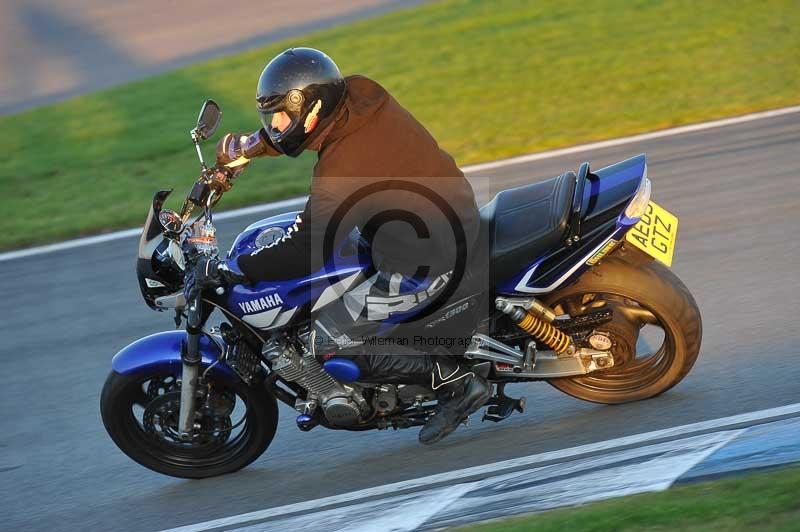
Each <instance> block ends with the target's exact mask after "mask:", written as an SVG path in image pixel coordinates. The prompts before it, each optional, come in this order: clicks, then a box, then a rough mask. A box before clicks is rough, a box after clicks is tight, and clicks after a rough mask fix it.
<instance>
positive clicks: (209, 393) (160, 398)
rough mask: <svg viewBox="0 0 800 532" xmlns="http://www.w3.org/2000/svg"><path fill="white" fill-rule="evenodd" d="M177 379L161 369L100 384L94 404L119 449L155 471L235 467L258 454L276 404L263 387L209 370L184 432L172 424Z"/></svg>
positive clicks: (200, 472)
mask: <svg viewBox="0 0 800 532" xmlns="http://www.w3.org/2000/svg"><path fill="white" fill-rule="evenodd" d="M180 395H181V394H180V381H179V380H178V377H177V376H176V375H174V374H172V373H170V372H168V371H165V370H158V371H155V372H153V373H151V374H145V375H122V374H120V373H117V372H115V371H112V372H111V374H109V376H108V378H107V379H106V383H105V386H103V393H102V395H101V398H100V412H101V414H102V417H103V424H104V425H105V427H106V430H107V431H108V434H109V435H110V436H111V438H112V439H113V440H114V443H116V444H117V447H119V448H120V449H121V450H122V452H124V453H125V454H126V455H128V456H129V457H130V458H131V459H133V460H135V461H136V462H138V463H140V464H141V465H143V466H145V467H147V468H149V469H152V470H153V471H156V472H158V473H162V474H164V475H169V476H173V477H181V478H207V477H214V476H218V475H224V474H226V473H231V472H233V471H237V470H239V469H241V468H243V467H245V466H246V465H248V464H249V463H251V462H252V461H253V460H255V459H256V458H258V457H259V456H261V454H262V453H263V452H264V451H265V450H266V448H267V446H268V445H269V444H270V442H271V441H272V438H273V437H274V436H275V430H276V428H277V424H278V405H277V402H276V400H275V398H274V397H272V396H271V395H269V394H268V393H267V392H266V390H263V389H260V388H255V387H249V386H247V385H246V384H244V383H243V382H241V381H237V382H235V383H231V382H218V381H215V380H214V379H213V376H212V377H211V378H210V379H209V381H208V382H207V383H206V384H205V385H204V386H203V389H202V390H201V396H202V397H199V398H198V401H197V403H198V405H197V406H198V408H197V416H196V418H195V423H196V427H197V428H196V431H195V434H194V436H193V437H192V439H190V440H188V441H186V440H183V439H181V437H180V434H179V432H178V411H179V407H180Z"/></svg>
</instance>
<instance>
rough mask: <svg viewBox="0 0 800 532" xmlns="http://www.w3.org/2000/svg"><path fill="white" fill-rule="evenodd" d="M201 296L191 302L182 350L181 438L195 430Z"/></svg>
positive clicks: (187, 437) (189, 435) (179, 426)
mask: <svg viewBox="0 0 800 532" xmlns="http://www.w3.org/2000/svg"><path fill="white" fill-rule="evenodd" d="M200 330H201V328H200V297H199V296H198V297H194V298H192V300H191V301H190V302H189V308H188V312H187V316H186V344H185V348H184V349H182V350H181V362H182V363H183V373H182V376H181V403H180V410H179V413H178V431H179V432H180V435H181V438H183V439H189V438H191V436H192V431H193V430H194V404H195V400H196V398H197V376H198V374H199V370H200Z"/></svg>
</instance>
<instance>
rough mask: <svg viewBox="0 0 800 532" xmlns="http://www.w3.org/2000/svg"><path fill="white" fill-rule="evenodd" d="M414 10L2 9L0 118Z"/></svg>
mask: <svg viewBox="0 0 800 532" xmlns="http://www.w3.org/2000/svg"><path fill="white" fill-rule="evenodd" d="M420 2H421V0H337V1H335V2H331V1H330V0H291V1H288V0H192V1H191V2H189V1H187V0H184V1H174V0H173V1H169V2H164V1H163V0H121V1H120V0H117V1H115V2H108V1H105V0H2V2H0V114H6V113H14V112H17V111H21V110H23V109H26V108H29V107H33V106H36V105H42V104H45V103H51V102H55V101H60V100H64V99H66V98H69V97H71V96H74V95H76V94H81V93H84V92H88V91H93V90H97V89H102V88H106V87H110V86H113V85H118V84H120V83H125V82H127V81H132V80H135V79H139V78H142V77H145V76H149V75H153V74H156V73H159V72H165V71H167V70H171V69H174V68H177V67H180V66H184V65H188V64H191V63H194V62H197V61H201V60H204V59H209V58H211V57H219V56H223V55H229V54H233V53H236V52H240V51H242V50H247V49H249V48H254V47H257V46H263V45H265V44H267V43H269V42H274V41H278V40H281V39H286V38H288V37H293V36H296V35H301V34H305V33H308V32H312V31H317V30H321V29H324V28H329V27H332V26H335V25H338V24H343V23H346V22H349V21H352V20H356V19H358V18H365V17H370V16H375V15H378V14H380V13H385V12H387V11H390V10H393V9H397V8H402V7H409V6H413V5H414V4H418V3H420ZM297 45H302V43H298V44H297ZM267 59H268V58H266V57H265V58H264V61H265V62H266V61H267ZM257 75H258V72H254V73H253V76H254V77H253V81H252V83H253V87H255V79H256V78H255V76H257Z"/></svg>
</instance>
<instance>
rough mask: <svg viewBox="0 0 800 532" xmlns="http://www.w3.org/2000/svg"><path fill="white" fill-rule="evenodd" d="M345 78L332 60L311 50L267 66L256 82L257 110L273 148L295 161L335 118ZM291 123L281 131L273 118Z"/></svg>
mask: <svg viewBox="0 0 800 532" xmlns="http://www.w3.org/2000/svg"><path fill="white" fill-rule="evenodd" d="M344 86H345V83H344V78H342V75H341V73H339V68H338V67H337V66H336V63H334V62H333V60H332V59H331V58H330V57H328V56H327V55H325V54H324V53H322V52H320V51H319V50H314V49H313V48H289V49H288V50H286V51H285V52H283V53H282V54H280V55H278V56H277V57H276V58H275V59H273V60H272V61H270V62H269V64H268V65H267V66H266V68H265V69H264V71H263V72H262V73H261V77H260V78H259V79H258V89H257V92H256V102H257V104H256V107H257V108H258V112H259V114H260V115H261V123H262V124H263V125H264V130H265V131H266V132H267V135H269V138H270V140H271V141H272V144H273V145H274V146H275V147H276V148H277V149H278V150H280V151H282V152H283V153H285V154H286V155H289V156H291V157H297V156H298V155H300V153H302V151H303V150H304V149H306V148H307V147H308V145H309V144H311V141H312V140H314V137H315V136H316V135H317V134H319V133H320V132H321V131H323V130H324V129H325V128H326V127H327V126H328V124H330V122H331V121H332V120H333V119H334V118H335V116H336V112H337V111H338V109H339V107H340V106H341V104H342V102H343V101H344ZM281 111H283V112H285V113H286V114H287V115H289V119H290V120H291V122H290V124H289V125H288V127H286V128H285V129H284V130H283V131H280V130H278V129H276V128H273V127H272V116H273V115H274V114H275V113H279V112H281Z"/></svg>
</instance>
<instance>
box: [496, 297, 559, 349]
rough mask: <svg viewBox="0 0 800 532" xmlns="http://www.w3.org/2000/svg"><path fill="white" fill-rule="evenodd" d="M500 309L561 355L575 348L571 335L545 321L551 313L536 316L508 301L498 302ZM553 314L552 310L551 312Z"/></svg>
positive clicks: (521, 327) (520, 326)
mask: <svg viewBox="0 0 800 532" xmlns="http://www.w3.org/2000/svg"><path fill="white" fill-rule="evenodd" d="M496 304H497V308H498V310H500V311H502V312H503V313H504V314H508V317H509V318H511V320H512V321H513V322H514V323H515V324H516V325H517V327H519V328H520V329H522V330H523V331H525V332H526V333H528V334H530V335H531V336H533V337H534V338H535V339H536V340H538V341H540V342H542V343H543V344H545V345H546V346H547V347H549V348H550V349H552V350H553V351H555V352H556V353H558V354H559V355H561V354H563V353H565V352H567V351H571V350H573V349H574V347H573V346H572V340H570V337H569V336H567V335H566V334H564V333H563V332H561V331H559V330H558V329H556V328H555V327H553V326H552V325H551V324H550V323H548V322H547V321H545V320H546V319H547V318H548V317H549V315H548V314H547V313H543V314H542V317H541V318H540V317H537V316H534V315H533V314H532V313H530V312H528V311H527V310H525V309H524V308H522V307H518V306H516V305H512V304H511V303H509V302H507V301H502V300H498V301H497V302H496ZM550 314H552V312H551V313H550Z"/></svg>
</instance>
